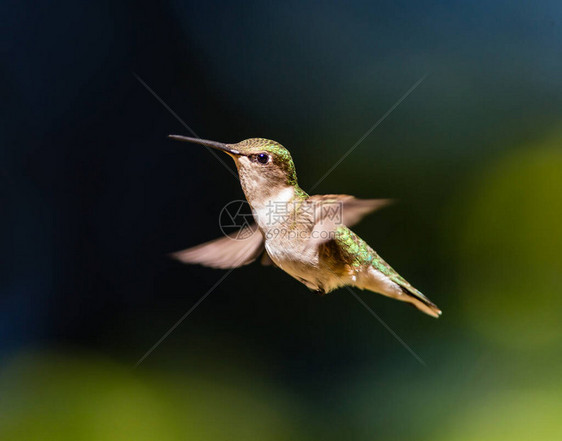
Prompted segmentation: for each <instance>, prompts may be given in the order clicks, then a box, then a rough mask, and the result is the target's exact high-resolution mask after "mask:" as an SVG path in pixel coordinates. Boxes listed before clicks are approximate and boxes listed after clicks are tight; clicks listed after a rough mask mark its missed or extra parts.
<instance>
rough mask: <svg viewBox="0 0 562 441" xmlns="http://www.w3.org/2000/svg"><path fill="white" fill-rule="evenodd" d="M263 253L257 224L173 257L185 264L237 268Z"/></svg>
mask: <svg viewBox="0 0 562 441" xmlns="http://www.w3.org/2000/svg"><path fill="white" fill-rule="evenodd" d="M262 251H264V240H263V235H262V233H261V231H260V230H259V229H258V227H257V225H256V224H251V225H248V226H246V227H244V228H242V229H240V230H239V231H237V232H235V233H232V234H229V235H228V236H225V237H221V238H219V239H215V240H211V241H210V242H205V243H202V244H201V245H197V246H195V247H192V248H188V249H186V250H183V251H178V252H176V253H172V254H171V256H172V257H173V258H175V259H177V260H179V261H180V262H183V263H196V264H200V265H204V266H209V267H211V268H237V267H239V266H243V265H247V264H249V263H251V262H253V261H254V260H256V258H257V257H258V256H259V255H260V253H261V252H262Z"/></svg>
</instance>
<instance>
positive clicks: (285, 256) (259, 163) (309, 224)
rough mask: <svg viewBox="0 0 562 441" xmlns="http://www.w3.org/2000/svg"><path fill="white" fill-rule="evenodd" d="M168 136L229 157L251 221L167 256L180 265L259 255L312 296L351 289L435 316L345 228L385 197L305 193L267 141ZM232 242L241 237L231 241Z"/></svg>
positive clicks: (242, 261) (279, 150)
mask: <svg viewBox="0 0 562 441" xmlns="http://www.w3.org/2000/svg"><path fill="white" fill-rule="evenodd" d="M169 137H170V138H172V139H175V140H179V141H186V142H191V143H195V144H201V145H204V146H207V147H211V148H213V149H217V150H220V151H223V152H225V153H227V154H228V155H229V156H231V157H232V158H233V159H234V162H235V163H236V168H237V169H238V175H239V177H240V183H241V185H242V190H243V191H244V194H245V196H246V199H247V201H248V203H249V204H250V207H251V209H252V214H253V217H254V219H255V222H256V223H252V224H248V225H246V226H244V227H242V229H241V231H240V232H238V234H236V235H230V237H222V238H219V239H215V240H213V241H210V242H206V243H203V244H201V245H198V246H195V247H193V248H189V249H186V250H183V251H179V252H177V253H174V254H173V256H174V257H175V258H176V259H178V260H179V261H181V262H184V263H197V264H201V265H205V266H209V267H213V268H236V267H239V266H242V265H247V264H249V263H251V262H253V261H254V260H256V259H257V258H258V257H259V256H260V255H262V258H261V262H262V264H264V265H272V264H274V265H276V266H278V267H279V268H281V269H282V270H283V271H285V272H286V273H288V274H289V275H291V276H292V277H294V278H295V279H297V280H298V281H300V282H302V283H303V284H304V285H306V286H307V287H308V288H309V289H311V290H313V291H316V292H318V293H321V294H325V293H328V292H330V291H333V290H335V289H336V288H339V287H342V286H345V285H351V286H355V287H357V288H360V289H368V290H370V291H374V292H376V293H380V294H383V295H385V296H388V297H392V298H394V299H397V300H402V301H405V302H409V303H412V304H413V305H414V306H415V307H416V308H418V309H419V310H421V311H423V312H425V313H426V314H429V315H431V316H433V317H439V316H440V315H441V310H440V309H439V308H438V307H437V306H436V305H435V304H433V303H432V302H431V301H430V300H429V299H428V298H427V297H425V296H424V295H423V294H422V293H421V292H420V291H418V290H417V289H416V288H414V287H413V286H412V285H410V284H409V283H408V282H407V281H406V280H405V279H404V278H403V277H401V276H400V275H399V274H398V273H397V272H396V271H394V270H393V269H392V268H391V267H390V265H388V264H387V263H386V262H385V261H384V260H383V259H382V258H381V257H380V256H379V255H378V254H377V253H376V252H375V251H374V250H373V249H372V248H371V247H370V246H369V245H367V243H366V242H365V241H364V240H362V239H361V238H360V237H359V236H357V235H356V234H355V233H354V232H353V231H351V230H350V229H349V228H348V227H350V226H352V225H354V224H356V223H357V222H359V221H360V220H361V218H362V217H363V216H365V215H366V214H368V213H370V212H372V211H375V210H377V209H379V208H381V207H383V206H385V205H387V204H388V203H389V202H390V201H389V200H388V199H356V198H355V197H353V196H349V195H336V194H330V195H314V196H309V195H308V194H307V193H305V192H304V190H302V189H301V188H300V187H299V185H298V182H297V174H296V171H295V165H294V163H293V160H292V158H291V154H290V153H289V151H288V150H287V149H286V148H285V147H283V146H282V145H281V144H279V143H277V142H275V141H271V140H268V139H263V138H251V139H246V140H244V141H241V142H239V143H237V144H223V143H220V142H215V141H207V140H203V139H198V138H189V137H186V136H179V135H169ZM235 237H239V238H246V239H244V240H234V239H235Z"/></svg>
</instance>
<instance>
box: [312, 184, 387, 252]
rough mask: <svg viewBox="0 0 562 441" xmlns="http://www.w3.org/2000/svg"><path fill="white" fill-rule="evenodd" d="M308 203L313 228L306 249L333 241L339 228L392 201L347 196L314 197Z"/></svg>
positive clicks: (353, 223) (348, 225)
mask: <svg viewBox="0 0 562 441" xmlns="http://www.w3.org/2000/svg"><path fill="white" fill-rule="evenodd" d="M308 201H310V203H312V204H313V207H314V208H313V211H314V228H313V230H312V233H311V237H310V239H309V243H308V245H307V247H311V246H318V245H320V244H323V243H325V242H327V241H329V240H332V239H334V237H335V232H336V230H337V228H338V227H339V226H341V225H345V226H346V227H351V226H353V225H355V224H356V223H358V222H359V221H360V220H361V219H363V217H364V216H366V215H367V214H369V213H372V212H373V211H375V210H378V209H380V208H383V207H386V206H387V205H389V204H391V203H392V202H393V201H392V199H357V198H355V197H353V196H350V195H347V194H327V195H316V196H311V197H310V198H309V199H308Z"/></svg>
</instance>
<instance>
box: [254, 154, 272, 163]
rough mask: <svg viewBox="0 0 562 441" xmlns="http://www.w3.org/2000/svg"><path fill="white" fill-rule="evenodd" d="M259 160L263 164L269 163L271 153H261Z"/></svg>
mask: <svg viewBox="0 0 562 441" xmlns="http://www.w3.org/2000/svg"><path fill="white" fill-rule="evenodd" d="M257 160H258V162H259V163H261V164H267V161H269V155H268V154H267V153H259V154H258V156H257Z"/></svg>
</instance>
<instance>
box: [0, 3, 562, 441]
mask: <svg viewBox="0 0 562 441" xmlns="http://www.w3.org/2000/svg"><path fill="white" fill-rule="evenodd" d="M0 16H1V17H2V31H1V32H2V39H1V43H0V44H1V45H0V50H1V53H2V61H1V65H0V75H1V80H2V81H1V82H0V90H1V96H2V104H3V105H2V106H1V109H2V114H1V121H2V123H1V124H0V146H1V148H0V155H1V156H0V210H1V211H0V215H1V216H0V224H1V227H2V228H1V230H0V231H1V236H0V237H1V243H2V257H1V262H2V265H0V438H1V439H2V440H24V439H25V440H45V439H58V440H65V439H68V440H116V439H119V440H120V439H123V440H125V439H135V440H145V439H146V440H155V439H158V440H180V439H205V440H247V439H260V440H285V439H292V440H317V439H323V440H341V439H353V440H372V439H377V440H392V439H410V440H447V441H451V440H479V441H482V440H504V439H510V440H514V441H516V440H528V439H541V440H559V439H561V438H562V423H561V422H560V418H559V417H560V414H561V412H562V378H561V377H560V369H561V367H562V350H561V349H562V320H561V318H562V317H561V314H562V295H561V294H562V293H561V286H562V257H561V250H562V222H561V220H560V219H561V216H562V57H561V56H560V54H561V53H562V50H561V49H562V28H561V25H562V22H561V18H562V6H561V4H560V2H559V1H554V0H549V1H543V2H539V3H531V2H523V1H492V2H488V1H476V2H469V3H467V2H460V1H454V2H429V1H421V2H417V1H412V0H405V1H383V2H380V1H377V2H362V1H350V2H345V3H344V2H316V1H314V2H306V3H303V2H296V1H287V2H279V3H270V2H267V3H266V2H233V3H230V2H226V1H225V2H212V1H207V2H191V1H180V0H169V1H163V2H146V1H140V2H139V1H135V2H133V1H124V2H110V1H97V2H71V1H68V0H62V1H59V2H46V1H36V2H31V3H29V2H14V1H7V2H3V3H2V4H1V6H0ZM133 73H136V74H137V75H138V76H139V77H140V78H142V79H143V80H144V81H145V82H146V84H147V85H149V86H150V87H151V88H152V89H153V90H154V91H155V93H157V94H158V95H159V96H160V97H161V99H162V100H164V101H165V103H167V105H169V106H170V108H171V109H173V111H175V112H176V113H177V114H178V115H179V116H180V117H181V118H182V119H183V120H184V121H185V122H186V123H187V124H188V125H189V126H190V127H192V128H193V130H194V131H195V132H196V133H197V134H198V135H199V136H201V137H203V138H208V139H213V140H218V141H223V142H237V141H240V140H242V139H245V138H250V137H265V138H270V139H274V140H276V141H279V142H281V143H282V144H283V145H285V146H286V147H288V148H289V149H290V151H291V152H292V154H293V158H294V160H295V163H296V166H297V172H298V174H299V180H300V183H301V186H302V187H303V188H304V189H305V190H307V189H309V188H310V187H312V186H313V185H314V184H315V182H316V181H317V180H318V179H319V178H320V177H321V176H322V175H323V174H324V173H325V172H326V171H327V170H328V169H329V168H330V167H331V166H332V165H333V164H334V163H335V162H336V161H337V160H338V159H339V158H340V157H341V156H342V155H343V154H344V152H346V151H347V150H348V149H349V148H350V147H351V146H352V145H353V144H354V143H355V142H356V141H357V140H358V139H359V138H360V137H361V136H362V135H363V134H364V133H365V132H366V131H367V130H368V129H369V128H370V127H371V126H372V125H373V124H374V123H375V122H376V121H377V120H378V119H379V118H381V117H382V116H383V115H384V114H385V112H387V111H388V110H389V109H390V108H391V107H392V106H393V105H394V104H395V103H396V102H397V101H398V100H399V99H400V98H401V97H402V96H403V95H404V94H405V93H406V91H408V89H410V88H411V87H412V85H413V84H415V83H416V81H418V80H419V79H420V78H422V77H423V76H424V75H427V77H426V78H425V80H424V81H423V82H422V83H421V84H420V85H419V87H417V88H416V90H415V91H413V92H412V93H411V94H410V95H409V96H408V97H407V98H406V99H405V100H404V101H403V102H402V103H401V104H400V105H399V106H398V107H397V108H396V109H395V110H394V111H393V112H392V113H391V114H390V115H389V116H388V117H387V118H386V119H385V120H384V122H382V123H381V124H380V125H379V126H378V127H377V128H376V130H374V131H373V133H372V134H371V135H370V136H369V137H368V138H367V139H365V141H363V142H362V143H361V144H360V145H359V147H357V149H356V150H355V151H354V152H353V154H351V155H350V156H349V157H348V158H347V159H346V160H345V161H343V162H342V163H341V165H340V166H339V167H337V168H336V169H335V170H334V171H333V172H332V173H331V174H330V175H329V176H328V177H327V178H326V179H325V180H324V181H323V182H322V183H321V184H320V185H319V186H318V187H317V188H316V189H315V192H317V193H349V194H353V195H356V196H358V197H362V198H386V197H392V198H396V199H398V200H399V201H400V202H399V204H397V205H395V206H393V207H391V208H388V209H386V210H383V211H381V212H380V213H377V214H376V215H373V216H370V217H368V218H367V219H365V220H364V221H363V222H362V223H361V224H359V225H358V226H357V227H355V231H356V232H358V233H359V234H360V235H361V236H362V237H363V238H364V239H366V240H367V241H368V242H369V243H370V244H371V245H372V246H373V247H374V248H376V249H377V251H379V253H380V254H381V255H382V256H383V257H384V258H385V259H386V260H387V261H388V262H389V263H390V264H391V265H392V266H394V267H395V268H396V269H397V270H398V271H399V272H400V273H401V274H402V275H403V276H404V277H406V278H407V279H408V280H409V281H411V282H412V283H413V284H414V285H415V286H416V287H418V288H419V289H420V290H421V291H423V292H424V293H425V294H427V295H428V296H429V297H430V298H431V299H432V300H433V301H434V302H435V303H437V304H438V305H439V306H440V307H441V308H442V309H443V316H442V318H440V319H439V320H434V319H432V318H430V317H427V316H425V315H423V314H421V313H420V312H418V311H416V310H415V309H413V308H411V307H408V306H407V305H405V304H403V303H400V302H396V301H391V300H389V299H387V298H384V297H382V296H378V295H375V294H372V293H368V292H362V293H360V295H361V297H362V298H363V299H364V301H365V302H367V303H368V305H369V306H370V307H371V308H373V310H374V311H376V313H377V314H378V315H379V316H380V317H381V318H382V319H383V320H384V321H385V322H386V323H387V324H388V325H389V326H390V327H391V328H392V329H393V330H394V331H395V332H396V333H397V334H398V335H399V336H400V337H401V338H402V339H403V340H404V341H405V342H406V343H407V344H408V345H409V346H410V347H411V348H412V349H413V350H414V351H415V352H416V354H418V355H419V357H421V358H422V359H423V360H424V362H425V364H426V366H423V365H422V364H420V363H419V362H418V361H417V360H416V359H415V358H414V357H413V356H412V355H411V354H410V353H409V352H408V351H407V350H406V349H405V348H404V347H403V346H401V345H400V343H399V342H398V341H396V340H395V338H394V337H393V336H392V335H391V334H390V333H389V332H388V331H387V330H386V329H385V328H384V327H383V326H382V325H381V324H380V323H379V322H377V321H376V320H375V319H374V318H373V317H372V316H371V315H370V314H369V313H368V312H367V311H366V310H365V309H364V308H363V307H362V306H361V305H360V304H359V303H358V302H357V301H356V299H354V298H353V297H352V296H350V295H349V293H347V292H346V291H344V290H339V291H337V292H334V293H332V294H330V295H328V296H325V297H319V296H317V295H314V294H312V293H310V292H309V291H308V290H307V289H306V288H305V287H304V286H303V285H301V284H300V283H299V282H297V281H295V280H293V279H292V278H290V277H289V276H288V275H286V274H284V273H282V272H281V271H279V270H276V269H274V268H271V267H262V266H260V265H259V264H253V265H250V266H246V267H243V268H241V269H238V270H236V271H234V272H233V273H232V274H230V275H229V276H228V277H227V278H226V279H225V280H224V281H223V282H222V283H221V284H220V285H219V286H218V287H217V288H216V289H215V290H214V291H213V292H212V294H210V295H209V296H208V297H207V298H206V299H205V300H204V301H203V302H202V303H201V304H200V305H199V307H198V308H197V309H196V310H195V311H194V312H193V313H192V314H191V315H190V316H189V317H188V318H187V319H186V320H185V321H184V322H183V323H181V325H180V326H178V327H177V328H176V329H175V330H174V332H173V333H171V334H170V335H169V336H168V337H167V339H165V340H164V341H163V343H162V344H160V345H159V346H158V348H157V349H156V350H154V351H153V352H152V353H151V354H150V355H149V356H148V357H147V358H146V359H145V360H144V361H143V362H142V363H141V364H140V365H139V366H138V368H136V369H134V365H135V363H137V361H138V360H139V359H140V358H141V357H142V356H143V354H145V353H146V351H147V350H148V349H149V348H150V347H151V346H152V345H153V344H154V343H155V342H156V341H157V340H158V339H159V338H160V337H162V335H163V334H164V333H165V332H166V331H167V330H168V329H169V328H170V327H171V326H172V325H173V324H174V323H175V322H176V321H177V320H178V319H179V318H180V317H181V316H182V315H183V314H184V313H185V312H186V311H188V310H189V308H191V307H192V306H193V305H194V304H195V303H196V302H197V301H198V300H199V299H200V297H201V296H202V295H203V294H204V293H205V292H207V290H208V289H210V288H211V287H212V286H213V285H214V284H215V283H216V282H217V281H218V280H219V279H220V278H221V277H222V276H223V275H224V271H220V270H213V269H208V268H203V267H199V266H193V267H191V266H183V265H181V264H179V263H177V262H174V261H172V260H170V259H169V258H167V257H166V254H167V253H170V252H172V251H177V250H180V249H183V248H186V247H189V246H192V245H195V244H198V243H200V242H202V241H205V240H210V239H213V238H215V237H217V236H219V235H220V229H219V225H218V216H219V213H220V210H221V208H222V207H223V206H224V205H225V204H227V203H228V202H229V201H231V200H233V199H240V198H241V197H242V196H243V195H242V191H241V189H240V185H239V183H238V182H237V181H236V180H235V179H233V177H232V176H231V175H230V174H229V173H228V171H227V170H225V169H224V168H223V166H222V165H221V164H220V163H219V162H218V161H216V160H215V159H214V158H213V157H212V156H211V155H210V154H209V153H208V152H207V151H206V150H205V149H203V148H202V147H200V146H194V145H188V144H182V143H174V142H171V141H169V140H167V139H166V136H167V135H168V134H169V133H178V134H185V135H189V133H188V132H187V130H186V129H184V128H183V127H182V125H181V124H180V123H179V122H178V121H177V120H176V119H175V118H174V116H173V115H171V114H170V112H169V111H168V110H166V109H165V108H164V107H163V106H162V105H161V103H159V102H158V101H157V100H156V99H155V98H154V97H153V96H152V95H151V94H150V93H149V92H148V91H147V90H146V89H145V88H144V87H143V86H142V85H141V84H140V83H139V81H137V79H136V78H135V77H134V75H133ZM225 160H228V164H229V166H231V167H233V164H232V163H231V161H230V159H229V158H228V157H226V156H225Z"/></svg>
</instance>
